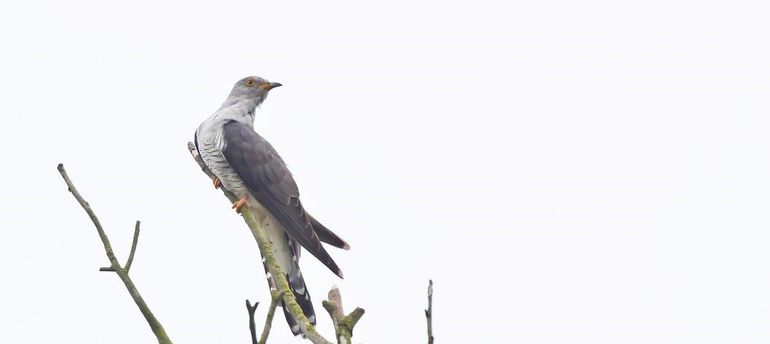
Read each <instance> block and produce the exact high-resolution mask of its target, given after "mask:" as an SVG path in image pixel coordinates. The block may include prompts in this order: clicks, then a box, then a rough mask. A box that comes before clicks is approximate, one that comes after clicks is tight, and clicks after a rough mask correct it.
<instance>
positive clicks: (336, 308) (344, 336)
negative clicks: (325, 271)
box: [322, 287, 364, 344]
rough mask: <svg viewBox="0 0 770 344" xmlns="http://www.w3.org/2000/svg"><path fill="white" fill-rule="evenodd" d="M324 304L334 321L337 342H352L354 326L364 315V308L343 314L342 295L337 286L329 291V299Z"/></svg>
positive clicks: (339, 343) (346, 343)
mask: <svg viewBox="0 0 770 344" xmlns="http://www.w3.org/2000/svg"><path fill="white" fill-rule="evenodd" d="M322 305H323V307H324V309H326V312H328V313H329V316H330V317H331V318H332V321H333V322H334V332H335V335H336V338H337V343H338V344H350V343H352V340H353V339H352V337H353V328H354V327H355V326H356V323H358V320H359V319H361V317H362V316H363V315H364V310H363V308H358V307H357V308H356V309H354V310H353V311H352V312H350V314H348V315H347V316H343V314H345V313H344V311H343V309H342V295H341V294H340V290H339V289H337V287H333V288H332V290H330V291H329V300H324V301H323V302H322Z"/></svg>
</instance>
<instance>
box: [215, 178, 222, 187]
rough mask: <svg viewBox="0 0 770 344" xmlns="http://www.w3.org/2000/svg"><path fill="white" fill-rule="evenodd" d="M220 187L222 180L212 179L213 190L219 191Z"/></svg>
mask: <svg viewBox="0 0 770 344" xmlns="http://www.w3.org/2000/svg"><path fill="white" fill-rule="evenodd" d="M220 186H222V180H220V179H219V177H214V188H215V189H219V187H220Z"/></svg>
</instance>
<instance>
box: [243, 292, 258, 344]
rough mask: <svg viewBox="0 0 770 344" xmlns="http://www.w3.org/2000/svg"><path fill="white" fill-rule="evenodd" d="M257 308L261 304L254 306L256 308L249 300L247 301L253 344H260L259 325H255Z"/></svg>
mask: <svg viewBox="0 0 770 344" xmlns="http://www.w3.org/2000/svg"><path fill="white" fill-rule="evenodd" d="M257 306H259V302H257V303H255V304H254V307H252V306H251V302H249V300H248V299H247V300H246V310H247V311H248V312H249V332H251V344H259V343H258V342H257V325H255V324H254V312H256V311H257Z"/></svg>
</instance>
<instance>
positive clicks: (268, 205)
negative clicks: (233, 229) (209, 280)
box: [195, 76, 350, 335]
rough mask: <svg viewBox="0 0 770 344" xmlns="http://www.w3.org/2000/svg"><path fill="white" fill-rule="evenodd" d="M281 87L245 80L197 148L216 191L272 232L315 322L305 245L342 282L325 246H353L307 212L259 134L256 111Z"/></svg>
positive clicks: (201, 132) (201, 131)
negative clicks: (303, 260) (303, 268)
mask: <svg viewBox="0 0 770 344" xmlns="http://www.w3.org/2000/svg"><path fill="white" fill-rule="evenodd" d="M279 86H281V84H279V83H277V82H268V81H267V80H265V79H262V78H260V77H256V76H250V77H246V78H243V79H241V80H239V81H238V82H237V83H235V86H234V87H233V90H232V91H230V95H229V96H228V97H227V100H225V102H224V103H223V104H222V106H221V107H220V108H219V110H217V112H215V113H214V114H213V115H212V116H211V117H209V118H208V119H206V120H205V121H203V123H201V125H200V126H199V127H198V130H196V131H195V147H196V148H197V149H198V153H199V154H200V156H201V158H203V161H204V162H205V163H206V166H208V168H209V169H210V170H211V172H213V173H214V175H215V176H216V177H215V178H214V187H216V188H219V187H220V186H224V187H225V189H227V190H229V191H230V192H232V193H234V194H235V195H236V196H237V197H238V198H239V200H238V201H237V202H235V203H234V204H233V208H234V209H235V211H237V212H240V210H241V208H243V207H247V208H248V209H249V212H251V214H252V215H253V216H254V219H255V220H256V221H257V223H259V224H260V226H261V228H262V229H264V231H265V232H266V233H267V236H268V239H269V240H270V241H271V242H272V244H273V245H272V246H273V251H274V254H275V257H276V258H277V260H278V263H279V265H280V266H281V270H283V271H284V273H285V274H286V279H287V280H288V281H289V286H290V287H291V290H292V292H293V293H294V296H295V297H296V299H297V303H299V305H300V307H301V308H302V311H303V312H304V313H305V316H307V317H308V319H309V320H310V322H311V323H313V324H315V312H314V311H313V304H312V302H311V301H310V294H309V293H308V290H307V287H306V285H305V281H304V279H303V278H302V272H300V269H299V264H298V263H299V256H300V250H301V248H300V247H304V248H305V249H306V250H308V252H310V254H312V255H313V256H315V257H316V258H318V260H320V261H321V262H322V263H323V264H324V265H326V266H327V267H328V268H329V269H330V270H331V271H332V272H334V273H335V274H337V276H339V277H340V278H342V271H341V270H340V268H339V267H337V264H336V263H335V262H334V260H333V259H332V258H331V257H330V256H329V254H328V253H327V252H326V250H325V249H324V247H323V246H322V245H321V242H322V241H323V242H325V243H327V244H329V245H332V246H335V247H339V248H342V249H346V250H347V249H350V246H349V245H348V244H347V243H346V242H345V241H344V240H342V239H341V238H340V237H339V236H337V235H336V234H334V233H333V232H332V231H330V230H329V229H328V228H326V227H324V226H323V225H322V224H321V223H319V222H318V221H317V220H316V219H314V218H313V217H312V216H310V214H308V213H307V212H306V211H305V209H304V208H303V207H302V202H300V199H299V190H298V188H297V184H296V183H295V182H294V178H292V176H291V173H290V172H289V169H288V168H287V167H286V164H285V163H284V162H283V159H281V157H280V156H279V155H278V153H277V152H276V151H275V149H273V146H271V145H270V143H268V142H267V141H266V140H265V139H264V138H262V136H260V135H259V134H257V133H256V132H255V131H254V111H255V110H256V109H257V107H258V106H259V105H260V104H261V103H262V102H263V101H264V100H265V98H266V97H267V94H268V92H270V90H272V89H274V88H276V87H279ZM265 270H266V272H267V278H268V283H269V285H270V287H271V289H275V288H276V284H275V281H274V280H273V279H272V276H270V273H269V272H268V271H267V267H265ZM283 309H284V314H285V315H286V321H287V322H288V323H289V327H290V328H291V331H292V333H293V334H294V335H298V334H299V333H300V328H299V325H298V324H297V321H296V320H295V319H294V318H293V317H292V316H291V315H290V314H289V312H288V311H287V310H286V305H285V304H283Z"/></svg>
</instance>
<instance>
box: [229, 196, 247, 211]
mask: <svg viewBox="0 0 770 344" xmlns="http://www.w3.org/2000/svg"><path fill="white" fill-rule="evenodd" d="M248 201H249V196H243V197H241V199H239V200H238V201H236V202H235V203H233V207H232V208H233V209H235V212H236V213H238V214H240V213H241V208H243V207H244V206H245V205H246V202H248Z"/></svg>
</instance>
